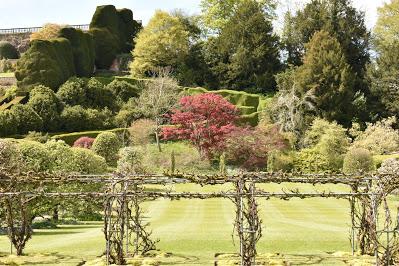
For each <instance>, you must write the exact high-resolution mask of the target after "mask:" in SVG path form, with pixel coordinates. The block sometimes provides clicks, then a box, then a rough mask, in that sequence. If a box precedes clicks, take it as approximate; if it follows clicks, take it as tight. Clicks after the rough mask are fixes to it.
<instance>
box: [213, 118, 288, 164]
mask: <svg viewBox="0 0 399 266" xmlns="http://www.w3.org/2000/svg"><path fill="white" fill-rule="evenodd" d="M286 148H287V143H286V141H285V139H284V138H283V137H282V136H281V135H280V134H279V129H278V127H276V126H272V125H269V126H267V127H258V128H256V129H250V128H236V129H235V130H233V131H232V132H230V133H229V134H228V135H227V137H226V140H225V142H224V144H222V149H221V150H223V152H225V153H226V159H227V163H228V164H230V165H236V166H239V167H240V168H242V169H245V170H248V171H256V170H265V169H266V167H267V162H268V156H269V153H270V152H272V151H274V150H283V149H286Z"/></svg>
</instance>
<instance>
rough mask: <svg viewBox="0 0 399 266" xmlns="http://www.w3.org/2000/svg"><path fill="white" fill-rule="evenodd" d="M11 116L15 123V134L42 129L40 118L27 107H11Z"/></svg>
mask: <svg viewBox="0 0 399 266" xmlns="http://www.w3.org/2000/svg"><path fill="white" fill-rule="evenodd" d="M11 114H12V117H13V119H14V122H15V126H16V132H18V133H19V134H25V133H28V132H29V131H41V130H42V128H43V120H42V118H41V117H40V116H39V115H38V114H37V113H36V112H35V110H33V108H32V107H30V106H29V105H24V104H16V105H13V106H12V107H11Z"/></svg>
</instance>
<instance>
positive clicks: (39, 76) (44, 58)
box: [15, 38, 75, 90]
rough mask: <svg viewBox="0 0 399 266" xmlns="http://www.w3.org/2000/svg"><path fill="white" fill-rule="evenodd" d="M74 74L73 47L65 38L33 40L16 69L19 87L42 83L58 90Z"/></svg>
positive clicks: (29, 86) (30, 86)
mask: <svg viewBox="0 0 399 266" xmlns="http://www.w3.org/2000/svg"><path fill="white" fill-rule="evenodd" d="M74 75H75V65H74V62H73V54H72V47H71V43H70V42H69V41H68V40H67V39H65V38H57V39H53V40H35V41H33V42H32V43H31V46H30V48H29V49H28V51H27V52H26V53H24V54H23V56H22V57H21V59H19V60H18V62H17V66H16V71H15V77H16V79H17V80H18V82H17V84H18V87H23V88H32V87H34V86H35V85H40V84H41V85H44V86H47V87H49V88H51V89H53V90H56V89H57V88H58V87H59V86H60V85H62V84H63V83H64V82H65V81H67V80H68V78H70V77H71V76H74Z"/></svg>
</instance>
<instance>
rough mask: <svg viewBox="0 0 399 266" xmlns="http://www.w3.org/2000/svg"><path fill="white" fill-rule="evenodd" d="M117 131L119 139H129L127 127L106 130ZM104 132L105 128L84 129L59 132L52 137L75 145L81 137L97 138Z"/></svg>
mask: <svg viewBox="0 0 399 266" xmlns="http://www.w3.org/2000/svg"><path fill="white" fill-rule="evenodd" d="M106 131H110V132H113V133H115V134H116V135H118V137H119V139H120V140H121V141H122V142H123V139H124V138H125V139H127V138H128V137H126V136H125V135H126V133H127V128H115V129H111V130H106ZM102 132H104V130H95V131H83V132H73V133H65V134H59V135H54V136H52V139H55V140H62V141H64V142H65V143H66V144H68V145H71V146H72V145H73V143H74V142H75V141H76V140H77V139H79V138H81V137H90V138H96V137H97V136H98V135H99V134H100V133H102Z"/></svg>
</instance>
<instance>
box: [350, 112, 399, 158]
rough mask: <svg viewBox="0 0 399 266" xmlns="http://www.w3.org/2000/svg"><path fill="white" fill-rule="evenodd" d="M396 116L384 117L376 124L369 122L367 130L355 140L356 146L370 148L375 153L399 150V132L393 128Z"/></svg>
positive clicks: (354, 144)
mask: <svg viewBox="0 0 399 266" xmlns="http://www.w3.org/2000/svg"><path fill="white" fill-rule="evenodd" d="M395 122H396V118H394V117H391V118H387V119H383V120H381V121H379V122H376V123H375V124H372V123H368V124H367V128H366V130H365V131H364V132H363V133H361V134H360V135H359V136H358V137H357V138H356V139H355V141H354V142H353V146H354V147H356V148H364V149H367V150H369V151H370V152H371V153H372V154H373V155H378V154H386V153H390V152H395V151H398V149H399V132H398V131H397V130H395V129H393V124H394V123H395Z"/></svg>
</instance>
